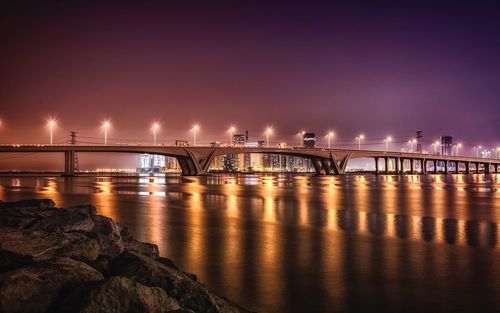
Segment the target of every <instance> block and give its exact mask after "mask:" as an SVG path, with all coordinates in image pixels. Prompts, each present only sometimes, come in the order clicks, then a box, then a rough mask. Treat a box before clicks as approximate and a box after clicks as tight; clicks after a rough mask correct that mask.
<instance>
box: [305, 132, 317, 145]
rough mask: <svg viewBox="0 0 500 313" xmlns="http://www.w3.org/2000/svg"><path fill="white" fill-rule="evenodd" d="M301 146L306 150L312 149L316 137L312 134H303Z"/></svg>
mask: <svg viewBox="0 0 500 313" xmlns="http://www.w3.org/2000/svg"><path fill="white" fill-rule="evenodd" d="M302 140H303V143H304V144H303V146H304V147H306V148H314V147H316V135H315V134H314V133H304V136H303V137H302Z"/></svg>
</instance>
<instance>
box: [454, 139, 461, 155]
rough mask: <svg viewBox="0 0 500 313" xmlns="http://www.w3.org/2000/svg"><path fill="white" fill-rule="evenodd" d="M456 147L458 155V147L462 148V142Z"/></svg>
mask: <svg viewBox="0 0 500 313" xmlns="http://www.w3.org/2000/svg"><path fill="white" fill-rule="evenodd" d="M455 148H456V149H457V156H458V148H462V143H460V142H459V143H458V144H457V145H455Z"/></svg>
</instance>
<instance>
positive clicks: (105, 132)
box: [102, 120, 111, 146]
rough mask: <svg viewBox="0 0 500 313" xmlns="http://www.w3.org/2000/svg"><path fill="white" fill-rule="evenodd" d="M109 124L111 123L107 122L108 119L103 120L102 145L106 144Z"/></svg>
mask: <svg viewBox="0 0 500 313" xmlns="http://www.w3.org/2000/svg"><path fill="white" fill-rule="evenodd" d="M110 125H111V123H110V122H109V120H105V121H104V122H103V123H102V127H104V145H105V146H107V145H108V128H109V126H110Z"/></svg>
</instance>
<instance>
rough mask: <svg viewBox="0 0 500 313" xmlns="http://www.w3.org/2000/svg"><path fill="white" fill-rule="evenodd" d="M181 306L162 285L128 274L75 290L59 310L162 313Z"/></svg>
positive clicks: (90, 312)
mask: <svg viewBox="0 0 500 313" xmlns="http://www.w3.org/2000/svg"><path fill="white" fill-rule="evenodd" d="M71 301H72V302H71ZM179 308H180V307H179V304H178V303H177V300H175V299H173V298H170V297H168V295H167V293H166V292H165V291H164V290H163V289H161V288H157V287H146V286H144V285H142V284H140V283H137V282H134V281H132V280H130V279H128V278H126V277H118V276H114V277H110V278H108V279H106V280H105V281H103V282H100V283H98V284H94V286H93V287H91V288H90V290H85V291H83V290H77V291H75V292H74V294H72V295H70V296H69V297H68V300H66V301H64V302H63V304H62V305H59V308H58V310H57V311H59V312H67V311H71V312H79V313H100V312H103V313H104V312H144V313H160V312H168V311H172V310H177V309H179Z"/></svg>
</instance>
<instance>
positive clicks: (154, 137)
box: [153, 122, 160, 146]
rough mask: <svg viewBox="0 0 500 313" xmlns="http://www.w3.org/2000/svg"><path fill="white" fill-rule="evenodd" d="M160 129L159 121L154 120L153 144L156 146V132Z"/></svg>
mask: <svg viewBox="0 0 500 313" xmlns="http://www.w3.org/2000/svg"><path fill="white" fill-rule="evenodd" d="M159 129H160V123H158V122H154V123H153V146H156V133H157V132H158V130H159Z"/></svg>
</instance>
